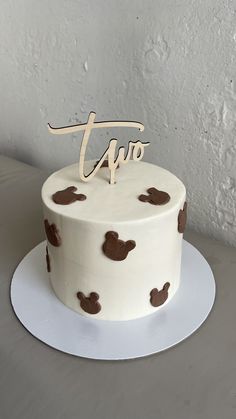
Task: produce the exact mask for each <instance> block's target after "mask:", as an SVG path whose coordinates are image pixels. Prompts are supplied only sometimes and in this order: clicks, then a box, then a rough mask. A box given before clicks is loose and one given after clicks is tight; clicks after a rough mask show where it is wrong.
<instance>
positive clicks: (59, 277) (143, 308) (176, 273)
mask: <svg viewBox="0 0 236 419" xmlns="http://www.w3.org/2000/svg"><path fill="white" fill-rule="evenodd" d="M96 164H97V162H96V161H85V163H84V168H85V172H86V173H89V172H91V171H92V170H93V168H94V167H95V166H96ZM107 166H108V164H106V161H104V163H103V165H102V167H100V168H99V170H98V171H97V173H96V176H94V177H93V179H92V180H91V181H90V182H83V181H82V180H81V179H80V178H79V176H78V163H77V164H74V165H71V166H68V167H65V168H63V169H61V170H59V171H57V172H55V173H53V174H52V175H51V176H50V177H49V178H48V179H47V180H46V182H45V183H44V185H43V188H42V201H43V212H44V225H45V232H46V237H47V248H46V262H47V270H48V272H49V276H50V281H51V284H52V288H53V290H54V292H55V294H56V296H57V297H58V298H59V299H60V300H61V301H62V303H64V304H65V305H66V306H67V307H69V308H70V309H72V310H74V311H76V312H78V313H79V314H80V315H83V316H87V317H91V318H95V319H101V320H115V321H117V320H130V319H135V318H139V317H143V316H146V315H149V314H151V313H154V312H155V311H157V310H160V309H161V308H162V307H163V305H165V304H168V302H169V301H170V300H171V299H172V298H173V296H174V295H175V293H176V292H177V290H178V287H179V283H180V270H181V250H182V239H183V232H184V228H185V223H186V216H187V214H186V213H187V204H186V190H185V187H184V185H183V183H182V182H181V181H180V180H179V179H178V178H177V177H176V176H174V175H173V174H172V173H170V172H169V171H167V170H165V169H163V168H161V167H158V166H156V165H153V164H150V163H146V162H143V161H129V163H128V164H124V165H123V164H120V165H119V167H117V170H116V174H115V175H116V183H114V184H109V181H108V180H109V167H107Z"/></svg>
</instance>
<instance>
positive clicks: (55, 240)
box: [44, 220, 61, 247]
mask: <svg viewBox="0 0 236 419" xmlns="http://www.w3.org/2000/svg"><path fill="white" fill-rule="evenodd" d="M44 227H45V232H46V236H47V239H48V241H49V243H51V245H52V246H55V247H59V246H60V245H61V237H60V234H59V231H58V229H57V227H56V224H54V223H53V224H49V222H48V220H44Z"/></svg>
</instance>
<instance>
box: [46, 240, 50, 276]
mask: <svg viewBox="0 0 236 419" xmlns="http://www.w3.org/2000/svg"><path fill="white" fill-rule="evenodd" d="M46 262H47V271H48V272H51V263H50V256H49V253H48V247H47V246H46Z"/></svg>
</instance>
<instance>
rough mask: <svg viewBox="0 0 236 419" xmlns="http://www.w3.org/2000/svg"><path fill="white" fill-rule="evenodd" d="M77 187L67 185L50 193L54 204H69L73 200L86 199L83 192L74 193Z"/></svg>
mask: <svg viewBox="0 0 236 419" xmlns="http://www.w3.org/2000/svg"><path fill="white" fill-rule="evenodd" d="M75 191H77V188H76V187H75V186H69V187H68V188H66V189H63V190H62V191H58V192H56V193H54V194H53V195H52V199H53V201H54V202H55V203H56V204H59V205H69V204H72V203H73V202H75V201H84V200H85V199H86V195H83V194H81V193H80V194H76V193H75Z"/></svg>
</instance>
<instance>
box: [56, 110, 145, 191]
mask: <svg viewBox="0 0 236 419" xmlns="http://www.w3.org/2000/svg"><path fill="white" fill-rule="evenodd" d="M95 118H96V113H95V112H90V114H89V117H88V121H87V123H86V124H77V125H71V126H67V127H59V128H53V127H52V126H51V125H50V124H48V130H49V131H50V132H51V133H52V134H71V133H73V132H77V131H83V132H84V135H83V139H82V143H81V147H80V156H79V175H80V179H81V180H83V181H84V182H88V181H89V180H90V179H91V178H93V177H94V176H95V174H96V173H97V171H98V170H99V169H100V167H101V166H102V164H103V163H104V161H105V160H107V161H108V168H109V170H110V183H111V184H114V183H115V171H116V169H117V167H118V165H119V164H126V163H128V162H129V160H130V159H131V157H132V158H133V160H136V161H138V160H141V159H142V158H143V155H144V148H145V147H147V146H148V145H149V144H150V143H149V142H146V143H142V142H141V141H140V140H137V141H130V142H129V145H128V150H127V152H126V153H125V147H123V146H122V147H119V149H118V153H116V146H117V139H116V138H112V139H111V140H110V142H109V146H108V147H107V149H106V151H105V152H104V153H103V155H102V157H101V158H100V160H99V161H98V163H97V164H96V166H95V167H94V168H93V170H92V171H91V172H90V173H89V174H87V175H85V173H84V161H85V154H86V148H87V145H88V141H89V137H90V134H91V131H92V130H93V129H95V128H113V127H127V128H137V129H138V130H139V131H143V130H144V125H143V124H141V123H140V122H134V121H102V122H95ZM116 154H117V157H116Z"/></svg>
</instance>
